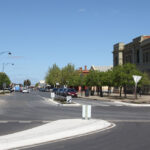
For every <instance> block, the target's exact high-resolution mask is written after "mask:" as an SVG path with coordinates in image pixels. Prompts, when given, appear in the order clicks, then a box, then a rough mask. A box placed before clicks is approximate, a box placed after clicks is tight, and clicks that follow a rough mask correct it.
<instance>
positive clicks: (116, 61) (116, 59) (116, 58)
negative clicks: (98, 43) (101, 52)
mask: <svg viewBox="0 0 150 150" xmlns="http://www.w3.org/2000/svg"><path fill="white" fill-rule="evenodd" d="M114 65H115V66H117V65H118V57H117V56H115V61H114Z"/></svg>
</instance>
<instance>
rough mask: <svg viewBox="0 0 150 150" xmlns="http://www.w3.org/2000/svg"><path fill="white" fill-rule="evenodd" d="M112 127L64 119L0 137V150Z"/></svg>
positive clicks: (105, 123)
mask: <svg viewBox="0 0 150 150" xmlns="http://www.w3.org/2000/svg"><path fill="white" fill-rule="evenodd" d="M112 126H114V124H111V123H109V122H107V121H104V120H94V119H91V120H83V119H65V120H58V121H53V122H50V123H47V124H44V125H41V126H38V127H35V128H32V129H28V130H25V131H21V132H17V133H13V134H10V135H5V136H0V143H1V144H0V145H1V146H0V148H1V150H6V149H14V148H19V147H25V146H30V145H36V144H40V143H44V142H52V141H56V140H61V139H64V138H70V137H76V136H81V135H84V134H89V133H92V132H96V131H100V130H104V129H107V128H110V127H112Z"/></svg>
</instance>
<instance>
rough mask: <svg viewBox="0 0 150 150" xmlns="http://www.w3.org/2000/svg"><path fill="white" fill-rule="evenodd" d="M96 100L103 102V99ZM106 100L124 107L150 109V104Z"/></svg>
mask: <svg viewBox="0 0 150 150" xmlns="http://www.w3.org/2000/svg"><path fill="white" fill-rule="evenodd" d="M80 98H83V99H89V100H95V99H92V98H86V97H80ZM96 100H99V101H101V99H96ZM105 100H106V101H109V102H113V103H116V104H121V105H124V106H131V107H150V104H133V103H127V102H120V101H116V100H111V99H105Z"/></svg>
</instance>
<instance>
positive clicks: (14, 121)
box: [0, 120, 52, 123]
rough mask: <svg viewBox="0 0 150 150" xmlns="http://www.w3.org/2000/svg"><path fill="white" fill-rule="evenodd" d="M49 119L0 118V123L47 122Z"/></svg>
mask: <svg viewBox="0 0 150 150" xmlns="http://www.w3.org/2000/svg"><path fill="white" fill-rule="evenodd" d="M49 122H52V121H49V120H0V123H49Z"/></svg>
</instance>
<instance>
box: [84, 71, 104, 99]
mask: <svg viewBox="0 0 150 150" xmlns="http://www.w3.org/2000/svg"><path fill="white" fill-rule="evenodd" d="M103 78H104V72H99V71H93V70H92V71H90V72H89V74H88V75H87V77H86V85H88V86H90V87H92V86H96V87H97V89H98V93H99V91H100V96H101V97H103V91H102V86H103V84H104V82H103Z"/></svg>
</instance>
